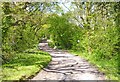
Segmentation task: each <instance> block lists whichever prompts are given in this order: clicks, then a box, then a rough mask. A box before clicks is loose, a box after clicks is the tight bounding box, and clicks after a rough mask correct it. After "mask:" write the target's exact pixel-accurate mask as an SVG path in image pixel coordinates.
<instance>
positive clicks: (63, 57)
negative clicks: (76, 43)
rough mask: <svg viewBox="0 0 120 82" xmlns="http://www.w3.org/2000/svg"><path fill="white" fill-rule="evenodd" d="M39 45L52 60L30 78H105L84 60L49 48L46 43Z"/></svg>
mask: <svg viewBox="0 0 120 82" xmlns="http://www.w3.org/2000/svg"><path fill="white" fill-rule="evenodd" d="M39 46H40V48H41V49H42V50H44V51H46V52H48V53H50V55H51V56H52V61H51V62H50V63H49V65H48V66H47V67H46V68H44V69H43V70H42V71H40V72H39V73H38V74H37V75H36V76H35V77H34V78H33V79H32V80H105V75H104V73H101V72H99V71H98V70H97V68H96V67H94V66H92V65H91V64H90V63H88V62H87V61H86V60H84V59H82V58H80V57H78V56H74V55H72V54H70V53H68V52H66V51H62V50H54V49H51V48H49V47H48V43H40V44H39Z"/></svg>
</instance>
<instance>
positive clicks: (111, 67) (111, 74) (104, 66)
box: [69, 50, 119, 80]
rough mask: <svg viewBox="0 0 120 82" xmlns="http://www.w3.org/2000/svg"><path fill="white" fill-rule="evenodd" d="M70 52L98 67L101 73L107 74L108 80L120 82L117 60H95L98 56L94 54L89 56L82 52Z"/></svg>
mask: <svg viewBox="0 0 120 82" xmlns="http://www.w3.org/2000/svg"><path fill="white" fill-rule="evenodd" d="M69 52H70V53H72V54H74V55H77V56H80V57H82V58H84V59H86V60H88V61H89V62H90V63H91V64H93V65H95V66H97V67H98V69H99V70H100V71H101V72H104V73H105V75H106V78H107V79H110V80H119V78H118V76H119V74H118V73H117V72H118V67H117V65H118V62H117V60H116V58H112V59H109V60H108V59H106V60H105V59H96V58H95V57H96V55H94V54H91V55H88V54H87V53H82V52H80V51H73V50H70V51H69Z"/></svg>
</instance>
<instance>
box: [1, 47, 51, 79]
mask: <svg viewBox="0 0 120 82" xmlns="http://www.w3.org/2000/svg"><path fill="white" fill-rule="evenodd" d="M50 61H51V56H50V55H49V54H48V53H46V52H42V51H38V50H35V49H31V50H29V51H26V52H24V53H17V54H16V56H15V57H14V58H13V59H12V60H10V61H9V62H7V63H6V64H4V65H3V66H2V67H3V69H2V70H3V80H20V79H26V78H28V77H30V76H32V75H35V74H36V73H37V72H38V71H40V70H41V69H42V68H43V67H45V66H47V65H48V63H49V62H50Z"/></svg>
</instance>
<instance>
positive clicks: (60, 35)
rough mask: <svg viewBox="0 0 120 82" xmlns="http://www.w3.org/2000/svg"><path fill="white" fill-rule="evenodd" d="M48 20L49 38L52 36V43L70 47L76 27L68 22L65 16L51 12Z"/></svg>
mask: <svg viewBox="0 0 120 82" xmlns="http://www.w3.org/2000/svg"><path fill="white" fill-rule="evenodd" d="M48 20H49V24H51V26H50V27H49V28H48V30H49V33H50V38H52V40H53V42H54V44H55V45H56V46H58V47H61V48H66V49H70V48H71V47H72V43H71V40H72V38H73V36H74V35H75V32H76V30H77V29H78V28H77V27H76V26H75V25H74V24H72V23H69V21H68V20H67V19H66V17H65V16H58V15H56V14H53V15H52V16H51V17H49V18H48Z"/></svg>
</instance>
